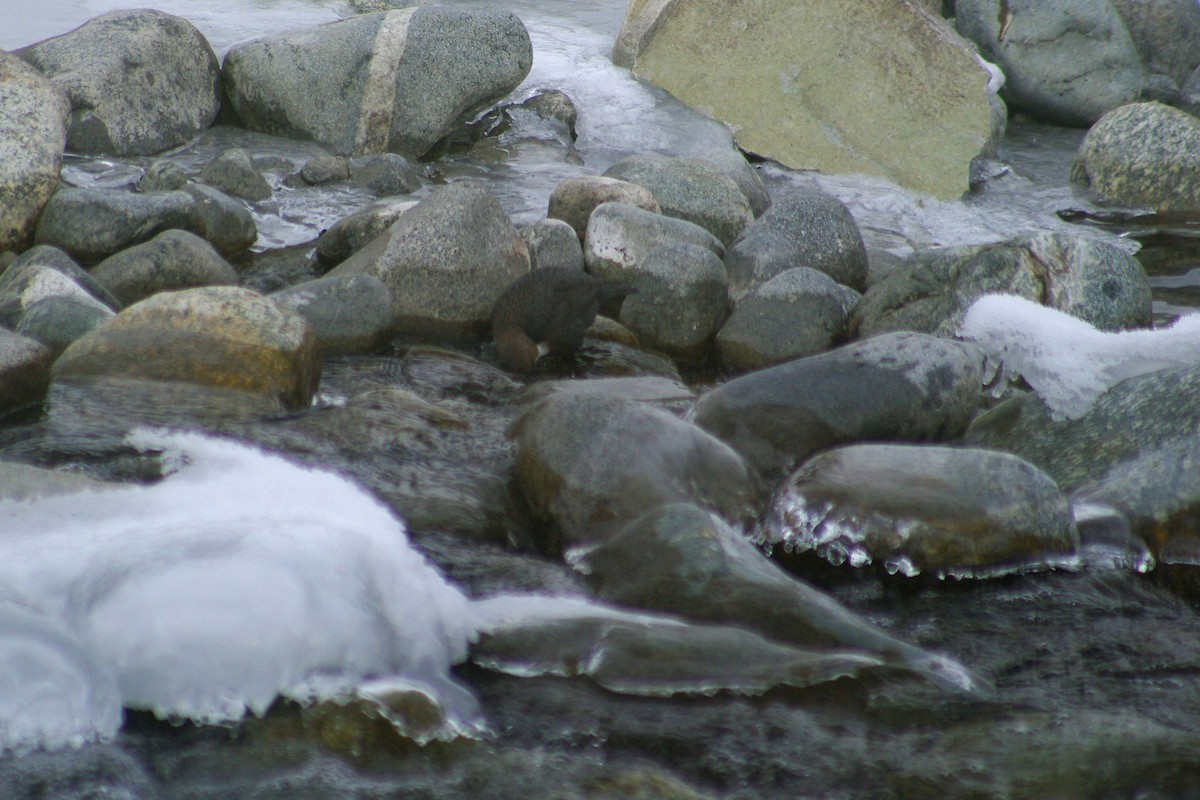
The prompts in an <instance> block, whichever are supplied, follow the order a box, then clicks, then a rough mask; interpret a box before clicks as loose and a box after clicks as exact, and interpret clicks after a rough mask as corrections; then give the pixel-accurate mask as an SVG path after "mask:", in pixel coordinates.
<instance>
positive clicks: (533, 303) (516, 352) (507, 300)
mask: <svg viewBox="0 0 1200 800" xmlns="http://www.w3.org/2000/svg"><path fill="white" fill-rule="evenodd" d="M636 291H637V289H635V288H634V287H632V286H630V285H628V284H619V285H617V284H611V283H606V282H604V281H602V280H600V279H599V278H596V277H594V276H592V275H589V274H587V273H586V272H583V271H581V270H577V269H568V268H565V267H541V268H539V269H534V270H532V271H531V272H528V273H526V274H524V275H522V276H521V277H520V278H517V280H515V281H513V283H512V284H511V285H510V286H509V287H508V288H507V289H505V290H504V293H503V294H501V295H500V298H499V299H498V300H496V305H495V306H493V307H492V336H493V337H494V338H495V340H496V352H497V354H498V355H499V356H500V363H502V364H504V366H506V367H508V368H509V369H511V370H513V371H514V372H523V373H529V372H532V371H533V365H534V362H536V361H537V360H538V359H539V358H541V357H542V356H544V355H546V354H547V353H551V354H553V355H556V356H559V357H565V358H570V357H571V356H573V355H574V354H575V351H577V350H578V349H579V347H580V345H582V344H583V335H584V333H586V332H587V329H588V327H589V326H590V325H591V324H592V321H593V320H595V318H596V312H597V311H599V309H600V306H601V304H602V303H606V302H608V301H610V300H619V299H621V298H624V297H625V296H626V295H629V294H633V293H634V292H636Z"/></svg>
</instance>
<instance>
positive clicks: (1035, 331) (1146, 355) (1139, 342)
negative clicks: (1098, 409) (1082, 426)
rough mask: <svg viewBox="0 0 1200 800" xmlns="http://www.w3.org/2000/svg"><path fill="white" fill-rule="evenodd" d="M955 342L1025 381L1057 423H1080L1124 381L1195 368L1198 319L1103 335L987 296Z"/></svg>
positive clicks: (1199, 353)
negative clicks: (974, 347)
mask: <svg viewBox="0 0 1200 800" xmlns="http://www.w3.org/2000/svg"><path fill="white" fill-rule="evenodd" d="M959 334H960V335H961V336H962V337H963V338H964V339H966V340H968V341H971V342H974V343H975V344H976V345H978V346H979V348H980V349H981V350H983V351H984V353H985V354H986V355H987V357H988V358H989V359H990V360H991V361H992V363H993V364H995V365H997V366H998V367H1000V368H1001V369H1003V370H1004V371H1005V372H1006V373H1016V374H1018V375H1020V376H1021V377H1023V378H1024V379H1025V381H1026V382H1027V383H1028V384H1029V385H1030V386H1032V387H1033V389H1034V391H1036V392H1037V393H1038V395H1039V396H1040V397H1041V398H1042V400H1044V401H1045V403H1046V405H1047V406H1048V407H1049V409H1050V413H1051V416H1052V417H1053V418H1054V419H1059V420H1062V419H1075V418H1078V417H1081V416H1083V415H1084V414H1085V413H1087V411H1088V409H1090V408H1091V407H1092V404H1093V403H1095V401H1096V398H1098V397H1099V396H1100V395H1102V394H1103V393H1104V392H1106V391H1108V390H1109V389H1110V388H1112V387H1113V386H1115V385H1116V384H1118V383H1120V382H1121V381H1123V380H1125V379H1126V378H1132V377H1134V376H1136V375H1145V374H1147V373H1150V372H1156V371H1158V370H1161V369H1168V368H1171V367H1182V366H1187V365H1189V364H1197V363H1200V315H1196V314H1189V315H1186V316H1183V317H1180V318H1179V320H1178V321H1176V322H1175V324H1174V325H1172V326H1170V327H1167V328H1161V329H1158V330H1131V331H1121V332H1118V333H1106V332H1104V331H1100V330H1097V329H1096V328H1094V327H1092V326H1091V325H1089V324H1088V323H1087V322H1085V321H1083V320H1081V319H1079V318H1077V317H1073V316H1071V315H1070V314H1066V313H1064V312H1062V311H1058V310H1056V309H1053V308H1047V307H1046V306H1043V305H1040V304H1038V303H1034V302H1033V301H1031V300H1026V299H1025V298H1022V297H1016V296H1013V295H985V296H984V297H981V298H979V299H978V300H976V301H975V302H974V303H973V304H972V305H971V307H970V308H969V309H967V313H966V314H965V315H964V317H963V322H962V325H961V326H960V328H959Z"/></svg>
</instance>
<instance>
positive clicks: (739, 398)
mask: <svg viewBox="0 0 1200 800" xmlns="http://www.w3.org/2000/svg"><path fill="white" fill-rule="evenodd" d="M982 360H983V359H982V357H981V355H980V354H979V352H978V351H977V350H976V349H975V348H974V347H972V346H970V345H967V344H963V343H961V342H954V341H950V340H949V339H942V338H939V337H935V336H928V335H926V334H920V333H892V334H886V335H883V336H876V337H874V338H872V339H867V340H865V341H861V342H854V343H852V344H849V345H846V346H844V347H839V348H838V349H836V350H831V351H829V352H827V353H822V354H821V355H816V356H809V357H808V358H801V359H797V360H795V361H788V362H786V363H783V364H778V365H776V366H774V367H769V368H767V369H764V370H759V371H758V372H751V373H750V374H748V375H743V376H741V377H740V378H735V379H734V380H731V381H729V382H728V383H726V384H723V385H721V386H718V387H717V388H715V389H712V390H710V391H709V392H707V393H705V394H704V395H703V396H702V397H701V398H700V399H699V401H697V403H696V406H695V409H694V410H693V412H692V418H693V419H694V420H695V422H696V424H697V425H699V426H700V427H701V428H703V429H704V430H706V431H708V432H709V433H711V434H713V435H714V436H716V437H718V438H720V439H722V440H723V441H725V442H727V443H728V444H730V445H731V446H732V447H733V448H734V449H735V450H737V451H738V452H739V453H741V454H742V455H743V456H744V457H745V458H746V459H747V460H748V461H749V462H750V463H751V464H753V465H754V466H755V467H757V468H758V469H759V470H760V471H761V472H763V473H765V474H768V475H770V474H775V473H778V472H781V471H783V470H786V469H788V468H790V467H791V466H792V465H793V464H795V463H797V462H799V461H801V460H803V459H804V458H806V457H807V456H809V455H810V454H811V453H813V452H816V451H817V450H822V449H826V448H829V447H833V446H835V445H839V444H846V443H850V442H856V441H908V442H916V441H943V440H952V439H954V438H956V437H958V436H960V435H961V434H962V432H963V431H965V430H966V428H967V425H968V423H970V421H971V418H972V417H973V416H974V415H975V412H976V410H977V409H978V408H979V403H980V399H981V397H980V392H981V380H982V376H983V370H982Z"/></svg>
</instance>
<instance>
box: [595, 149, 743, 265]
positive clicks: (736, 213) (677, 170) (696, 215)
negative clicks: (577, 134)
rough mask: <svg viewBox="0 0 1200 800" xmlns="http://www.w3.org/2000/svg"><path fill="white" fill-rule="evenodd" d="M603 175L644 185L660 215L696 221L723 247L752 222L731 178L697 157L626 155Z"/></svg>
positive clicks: (740, 192)
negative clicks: (719, 241) (654, 201)
mask: <svg viewBox="0 0 1200 800" xmlns="http://www.w3.org/2000/svg"><path fill="white" fill-rule="evenodd" d="M604 177H606V178H616V179H617V180H622V181H628V182H629V183H636V184H638V185H639V186H645V187H646V188H647V189H649V190H650V191H651V193H652V194H653V195H654V199H655V200H657V201H658V205H659V208H660V209H661V210H662V213H663V214H666V215H667V216H668V217H677V218H679V219H686V220H687V221H688V222H694V223H696V224H697V225H699V226H700V227H702V228H704V229H705V230H706V231H708V232H709V233H711V234H712V235H713V236H716V237H717V238H718V239H720V240H721V244H724V245H726V246H728V245H729V243H730V242H732V241H733V240H734V239H736V238H737V236H738V234H739V233H741V232H742V230H743V229H744V228H745V227H746V226H747V225H749V224H750V223H751V222H753V221H754V212H753V211H752V210H751V208H750V201H749V200H748V199H747V198H746V195H745V194H743V192H742V190H741V188H740V187H739V186H738V185H737V183H736V182H734V180H733V178H731V177H729V176H728V175H726V174H725V173H724V172H722V171H721V170H719V169H717V168H716V167H715V166H713V165H712V164H709V163H708V162H707V161H705V160H703V159H700V158H678V157H675V156H660V155H653V156H629V157H628V158H623V159H621V160H620V161H618V162H617V163H615V164H613V165H612V166H611V167H609V168H608V169H607V170H606V171H605V172H604Z"/></svg>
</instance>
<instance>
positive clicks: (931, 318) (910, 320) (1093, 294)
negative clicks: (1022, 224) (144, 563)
mask: <svg viewBox="0 0 1200 800" xmlns="http://www.w3.org/2000/svg"><path fill="white" fill-rule="evenodd" d="M985 294H1012V295H1017V296H1019V297H1024V298H1027V299H1029V300H1033V301H1034V302H1038V303H1043V304H1044V305H1046V306H1048V307H1050V308H1054V309H1057V310H1059V311H1064V312H1067V313H1069V314H1071V315H1072V316H1076V317H1079V318H1080V319H1083V320H1086V321H1087V322H1089V323H1091V324H1092V325H1094V326H1096V327H1097V328H1101V329H1103V330H1122V329H1125V328H1133V327H1139V326H1144V325H1149V324H1150V318H1151V313H1150V299H1151V298H1150V280H1149V278H1148V277H1147V276H1146V272H1145V270H1143V269H1142V266H1141V264H1139V263H1138V261H1137V259H1135V258H1134V257H1133V256H1131V255H1129V254H1128V253H1126V252H1125V251H1123V250H1121V249H1119V248H1117V247H1115V246H1113V245H1111V244H1108V243H1107V242H1101V241H1095V240H1090V239H1083V238H1077V237H1072V236H1067V235H1064V234H1058V233H1038V234H1034V235H1033V236H1026V237H1022V238H1018V239H1013V240H1011V241H1008V242H1001V243H998V244H989V245H963V246H960V247H948V248H943V249H933V250H924V251H918V252H916V253H913V254H912V255H911V256H909V257H908V258H906V259H905V260H904V261H902V262H901V263H900V264H898V265H896V266H895V267H894V268H893V269H892V270H891V271H890V272H888V274H887V275H886V276H885V277H884V278H883V279H882V280H880V281H879V282H878V283H876V284H875V285H874V286H872V287H871V288H870V289H868V290H867V292H866V294H864V295H863V298H862V300H861V301H860V302H859V304H858V306H857V307H856V308H855V309H854V312H853V313H852V314H851V317H850V330H851V332H852V333H853V334H855V335H858V336H874V335H875V334H878V333H883V332H886V331H897V330H908V331H920V332H922V333H933V334H937V335H938V336H954V335H955V334H956V333H957V331H958V328H959V325H960V324H961V323H962V319H963V314H964V313H965V312H966V310H967V309H968V308H969V307H970V306H971V304H972V303H974V302H975V301H976V300H978V299H979V298H980V297H982V296H983V295H985Z"/></svg>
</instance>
